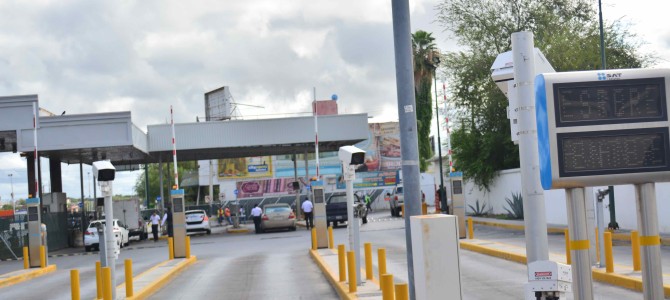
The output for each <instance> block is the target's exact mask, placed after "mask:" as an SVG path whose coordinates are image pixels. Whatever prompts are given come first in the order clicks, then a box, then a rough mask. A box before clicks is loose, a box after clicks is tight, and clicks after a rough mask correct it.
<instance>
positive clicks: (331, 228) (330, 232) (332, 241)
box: [328, 226, 335, 249]
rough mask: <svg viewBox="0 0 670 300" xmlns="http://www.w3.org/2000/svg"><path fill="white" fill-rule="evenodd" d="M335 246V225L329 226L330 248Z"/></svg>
mask: <svg viewBox="0 0 670 300" xmlns="http://www.w3.org/2000/svg"><path fill="white" fill-rule="evenodd" d="M334 247H335V242H334V240H333V227H332V226H329V227H328V248H330V249H333V248H334Z"/></svg>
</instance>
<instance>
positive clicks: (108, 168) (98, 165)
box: [93, 160, 116, 181]
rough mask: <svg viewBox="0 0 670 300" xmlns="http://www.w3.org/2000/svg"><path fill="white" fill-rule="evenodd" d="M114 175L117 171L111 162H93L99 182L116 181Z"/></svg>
mask: <svg viewBox="0 0 670 300" xmlns="http://www.w3.org/2000/svg"><path fill="white" fill-rule="evenodd" d="M114 173H116V169H115V168H114V166H113V165H112V163H111V162H109V161H107V160H101V161H96V162H93V174H95V178H97V179H98V181H114Z"/></svg>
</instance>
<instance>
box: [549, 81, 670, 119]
mask: <svg viewBox="0 0 670 300" xmlns="http://www.w3.org/2000/svg"><path fill="white" fill-rule="evenodd" d="M554 104H555V112H556V126H557V127H565V126H585V125H598V124H618V123H635V122H652V121H666V120H667V119H668V116H667V113H666V96H665V80H664V78H644V79H627V80H603V81H591V82H573V83H556V84H554Z"/></svg>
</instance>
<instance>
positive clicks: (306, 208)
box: [301, 197, 314, 229]
mask: <svg viewBox="0 0 670 300" xmlns="http://www.w3.org/2000/svg"><path fill="white" fill-rule="evenodd" d="M301 208H302V212H303V213H305V225H307V229H310V228H314V212H313V210H314V205H313V204H312V201H309V198H307V197H305V202H303V203H302V206H301Z"/></svg>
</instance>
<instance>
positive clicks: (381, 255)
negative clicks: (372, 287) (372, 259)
mask: <svg viewBox="0 0 670 300" xmlns="http://www.w3.org/2000/svg"><path fill="white" fill-rule="evenodd" d="M377 268H378V269H379V277H378V278H379V289H383V287H382V281H381V278H382V275H384V274H386V249H385V248H379V249H377Z"/></svg>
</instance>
